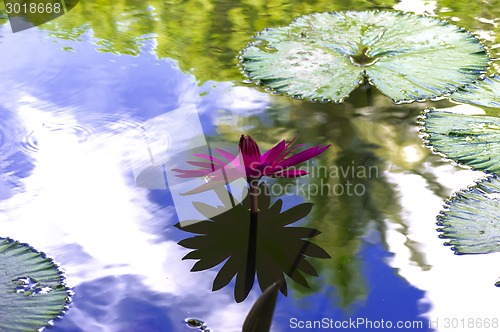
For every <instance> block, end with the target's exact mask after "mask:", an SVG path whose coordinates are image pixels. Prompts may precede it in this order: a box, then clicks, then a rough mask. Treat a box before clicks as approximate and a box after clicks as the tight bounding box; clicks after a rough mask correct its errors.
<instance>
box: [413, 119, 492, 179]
mask: <svg viewBox="0 0 500 332" xmlns="http://www.w3.org/2000/svg"><path fill="white" fill-rule="evenodd" d="M423 125H424V128H423V133H424V134H425V137H424V142H425V144H426V145H427V146H428V147H429V148H431V150H433V151H434V152H438V153H441V154H443V155H444V156H445V157H446V158H449V159H452V160H454V161H455V162H457V163H458V164H462V165H466V166H470V167H472V168H473V169H477V170H482V171H487V172H493V173H497V174H500V118H497V117H492V116H478V115H473V116H471V115H463V114H455V113H448V112H438V111H435V110H431V111H429V112H427V113H426V114H424V116H423Z"/></svg>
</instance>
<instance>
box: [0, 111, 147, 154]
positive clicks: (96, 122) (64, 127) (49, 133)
mask: <svg viewBox="0 0 500 332" xmlns="http://www.w3.org/2000/svg"><path fill="white" fill-rule="evenodd" d="M80 121H82V122H80ZM139 126H140V125H139V122H137V121H135V120H133V119H129V118H126V117H124V116H123V115H107V114H105V115H103V114H95V115H91V116H85V117H84V118H82V119H81V120H80V119H79V121H77V120H75V118H68V119H66V120H65V121H44V122H42V123H38V124H36V125H35V126H34V127H31V128H29V129H27V130H25V131H24V132H23V133H22V135H21V136H20V137H19V138H18V139H17V142H18V145H19V148H20V149H21V151H23V152H25V153H28V154H33V153H37V152H38V151H39V150H40V149H41V148H42V147H43V146H52V147H54V146H61V145H64V144H66V143H68V144H70V143H71V144H83V143H90V142H92V141H93V140H95V139H96V137H97V136H101V137H102V136H106V137H109V136H113V135H117V134H119V133H121V132H124V131H127V130H129V129H132V128H138V127H139ZM0 139H1V138H0ZM1 142H2V141H0V144H1ZM0 146H1V145H0Z"/></svg>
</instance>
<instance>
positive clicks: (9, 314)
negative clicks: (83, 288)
mask: <svg viewBox="0 0 500 332" xmlns="http://www.w3.org/2000/svg"><path fill="white" fill-rule="evenodd" d="M69 300H70V291H69V290H68V288H67V287H66V286H65V284H64V277H63V276H62V274H61V272H60V271H59V269H58V267H57V265H56V264H54V262H53V261H52V260H51V259H50V258H47V257H46V256H45V254H43V253H41V252H38V251H36V250H35V249H33V248H32V247H30V246H28V245H27V244H23V243H19V242H17V241H13V240H11V239H6V238H0V331H9V332H15V331H36V330H39V329H41V328H43V327H45V326H48V325H50V324H51V322H52V320H54V319H56V318H59V317H61V316H62V315H63V314H64V312H65V311H66V310H67V308H68V303H69Z"/></svg>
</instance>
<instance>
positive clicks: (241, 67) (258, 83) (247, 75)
mask: <svg viewBox="0 0 500 332" xmlns="http://www.w3.org/2000/svg"><path fill="white" fill-rule="evenodd" d="M348 12H367V13H380V12H391V13H395V14H396V15H411V16H419V17H425V18H428V19H432V20H434V21H436V22H439V23H440V24H441V25H453V26H454V27H456V28H457V29H458V30H459V32H462V33H466V34H468V35H469V36H470V37H472V38H474V39H476V40H477V42H478V43H479V45H481V48H482V49H483V51H484V53H485V54H486V57H487V58H488V62H487V63H486V67H485V70H483V71H478V76H477V78H476V79H475V80H474V81H471V82H469V83H467V84H465V85H463V86H458V87H457V88H456V89H454V90H448V91H446V92H443V93H442V94H440V95H433V96H424V97H423V98H418V99H402V100H394V99H393V98H391V97H389V96H387V95H386V94H384V93H383V92H382V91H380V90H379V89H377V91H379V92H380V93H381V94H382V95H384V96H386V97H387V98H389V99H390V100H391V101H392V103H394V104H396V105H401V104H411V103H413V102H418V103H423V102H426V101H439V100H443V99H450V100H451V99H452V95H453V94H454V93H455V92H458V91H468V90H467V87H468V86H471V85H473V84H476V83H477V82H480V81H482V80H484V79H485V78H486V76H485V75H486V73H487V72H488V70H489V69H490V68H491V64H492V61H493V59H492V58H491V53H490V50H489V49H488V47H486V45H485V43H484V42H483V39H482V38H481V37H480V36H479V35H477V34H475V33H473V32H471V31H469V30H467V29H465V28H463V27H461V26H458V25H456V24H455V23H454V22H448V21H447V20H444V19H439V18H437V17H434V16H430V15H427V14H425V13H423V14H417V13H412V12H408V11H399V10H394V9H387V10H386V9H384V10H380V9H375V10H360V11H356V10H339V11H326V12H314V13H309V14H304V15H300V16H297V17H295V18H294V19H293V20H292V21H291V22H290V23H289V24H288V25H281V26H277V27H266V28H264V29H262V30H260V31H258V32H257V33H256V34H255V35H253V36H252V37H251V39H250V41H249V42H248V43H247V46H245V47H244V48H243V49H242V50H240V51H239V52H238V55H237V56H236V60H237V62H238V67H239V70H240V72H241V73H242V74H243V76H244V77H245V78H246V80H244V81H243V82H244V83H247V82H248V81H249V82H248V83H253V84H255V85H256V86H258V87H260V88H263V89H264V90H265V91H266V92H268V93H271V94H273V95H279V96H287V97H290V98H293V99H296V100H301V101H302V100H306V101H309V102H312V103H316V102H320V103H333V104H342V103H343V102H344V101H345V100H346V99H347V98H349V96H350V95H351V93H352V92H353V91H355V90H356V89H359V88H360V87H361V85H362V84H363V83H365V82H368V84H370V86H374V87H375V88H376V86H375V85H374V83H372V82H371V79H370V77H369V76H367V75H366V71H364V72H363V80H361V81H359V82H358V86H357V87H356V88H355V89H353V90H352V91H351V92H350V93H348V94H347V95H346V96H345V97H344V98H341V99H339V100H333V99H315V98H304V97H301V96H298V95H291V94H289V93H286V92H278V91H276V89H273V88H270V87H266V86H265V85H264V84H262V82H261V81H260V80H254V79H252V78H251V76H250V72H248V71H247V70H246V69H245V65H244V62H245V58H244V56H243V55H244V53H245V51H246V50H247V49H248V48H250V47H253V46H255V45H256V43H257V42H258V40H257V37H258V36H260V35H262V33H263V32H265V31H268V30H270V29H278V28H283V27H286V26H289V25H292V24H293V23H295V22H296V21H297V20H298V19H299V18H301V17H303V16H309V15H313V14H336V13H348Z"/></svg>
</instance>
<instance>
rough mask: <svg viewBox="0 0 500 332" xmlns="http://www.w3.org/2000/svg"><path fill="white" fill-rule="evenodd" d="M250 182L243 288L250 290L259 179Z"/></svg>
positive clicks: (255, 243)
mask: <svg viewBox="0 0 500 332" xmlns="http://www.w3.org/2000/svg"><path fill="white" fill-rule="evenodd" d="M249 184H250V229H249V234H248V252H247V266H246V268H247V270H246V276H245V288H246V289H247V290H248V291H250V289H251V288H252V286H253V283H254V280H255V263H256V257H257V224H258V215H259V206H258V204H259V180H251V181H250V182H249Z"/></svg>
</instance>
